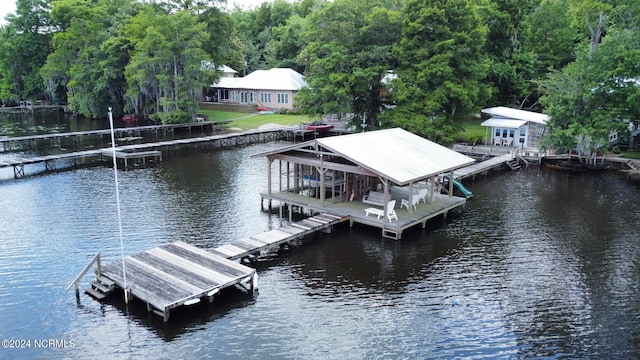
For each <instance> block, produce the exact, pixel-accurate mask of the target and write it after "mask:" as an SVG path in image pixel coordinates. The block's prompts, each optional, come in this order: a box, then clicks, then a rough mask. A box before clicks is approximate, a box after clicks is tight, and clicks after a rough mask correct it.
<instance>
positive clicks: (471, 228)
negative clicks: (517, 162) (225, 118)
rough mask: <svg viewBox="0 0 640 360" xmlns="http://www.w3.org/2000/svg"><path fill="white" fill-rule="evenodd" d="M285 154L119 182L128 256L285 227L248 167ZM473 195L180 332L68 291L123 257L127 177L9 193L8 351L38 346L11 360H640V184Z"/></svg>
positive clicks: (1, 332) (2, 335) (212, 160)
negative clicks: (394, 236) (458, 207)
mask: <svg viewBox="0 0 640 360" xmlns="http://www.w3.org/2000/svg"><path fill="white" fill-rule="evenodd" d="M282 145H283V144H282V143H274V144H264V145H257V146H251V147H244V148H240V149H235V150H225V151H218V152H211V153H195V152H194V153H183V154H180V155H179V156H176V155H174V156H165V157H164V162H163V164H162V166H160V167H158V168H150V169H140V170H134V171H128V172H119V179H120V182H119V184H120V192H121V194H120V196H121V206H122V215H123V223H122V226H123V234H124V241H125V253H126V254H133V253H137V252H140V251H144V250H147V249H150V248H153V247H156V246H159V245H162V244H165V243H169V242H173V241H177V240H181V241H185V242H188V243H191V244H194V245H197V246H200V247H203V248H212V247H215V246H219V245H222V244H225V243H228V242H233V241H234V240H237V239H240V238H242V237H246V236H251V235H254V234H257V233H260V232H263V231H266V230H269V229H272V228H274V227H278V226H280V225H281V221H280V220H279V219H278V216H277V215H270V214H267V213H264V212H262V211H261V210H260V196H259V192H260V191H263V190H264V189H265V188H266V185H267V182H266V166H267V165H266V160H265V159H261V158H258V159H254V158H250V157H249V156H250V155H251V154H255V153H259V152H261V151H265V150H268V149H272V148H276V147H279V146H282ZM465 183H466V185H467V187H468V188H469V189H470V190H472V191H473V192H474V197H473V199H471V200H470V201H469V202H468V203H467V206H466V209H465V210H464V211H461V212H458V213H455V214H450V216H449V217H448V219H447V220H446V221H444V220H443V219H437V220H434V221H431V222H430V223H428V226H427V229H426V230H422V229H420V228H419V227H418V228H417V229H415V230H411V231H409V232H405V233H404V234H403V238H402V240H401V241H397V242H396V241H393V240H388V239H385V240H383V239H382V238H381V237H380V233H379V231H378V230H377V229H370V228H367V227H364V226H357V225H356V226H355V227H354V228H351V229H350V228H349V227H348V224H344V225H345V226H340V227H338V228H336V230H335V231H334V232H333V233H332V234H321V235H318V236H316V237H313V238H311V239H309V240H308V241H306V242H305V243H304V244H303V245H302V246H299V247H296V248H293V249H291V250H289V251H287V252H283V253H281V254H279V255H278V256H273V257H270V258H266V259H263V260H262V261H260V262H259V263H258V265H257V267H258V272H259V275H260V278H259V288H260V290H259V294H258V295H257V296H255V297H252V296H250V295H247V294H244V293H241V292H231V291H230V292H227V293H224V294H221V296H220V297H219V298H217V300H216V301H215V302H214V303H213V305H209V304H204V305H197V306H195V307H194V308H189V309H185V310H181V311H176V312H173V313H172V317H171V322H170V323H169V324H163V323H162V321H161V320H160V319H159V318H156V317H155V316H150V315H149V314H148V313H147V312H146V310H145V308H144V306H142V305H141V304H139V303H133V304H130V305H129V306H128V307H125V306H124V305H123V304H122V301H121V299H120V296H116V297H115V298H114V299H112V300H111V301H109V302H108V303H105V304H101V303H99V302H97V301H94V300H92V299H91V298H89V297H88V296H86V295H84V294H82V295H81V301H80V304H78V303H76V299H75V296H74V293H73V290H71V291H70V292H68V293H67V292H65V291H64V288H65V286H66V285H67V284H68V283H69V282H70V281H72V280H73V278H74V277H75V276H76V274H77V273H78V272H79V271H80V270H81V269H82V268H83V267H84V265H85V264H86V263H87V262H88V261H89V260H90V259H91V257H92V256H93V255H95V254H96V253H97V252H98V251H100V252H101V254H102V259H103V261H106V262H108V261H119V259H120V247H119V244H120V243H119V236H118V227H117V217H116V203H115V193H114V183H113V171H112V169H110V168H104V167H94V168H88V169H78V170H73V171H67V172H60V173H55V174H48V175H42V176H34V177H29V178H26V179H21V180H3V181H1V182H0V339H12V340H22V341H31V348H26V349H0V358H2V359H26V358H40V359H52V358H53V359H56V358H60V359H62V358H77V357H82V358H110V359H134V358H157V359H182V358H187V359H190V358H193V359H201V358H211V359H221V358H256V359H265V358H289V359H320V358H322V359H363V358H366V359H369V358H380V359H389V358H416V359H425V358H430V359H433V358H442V359H451V358H492V359H494V358H519V357H524V358H545V357H548V358H559V357H568V358H638V357H640V241H639V239H640V227H639V226H638V224H640V186H638V185H637V184H634V183H631V182H629V181H627V180H626V179H625V178H624V177H622V176H619V175H618V174H616V173H591V172H584V173H566V172H561V171H552V170H548V169H538V168H535V167H534V168H530V169H528V170H523V171H520V172H506V171H505V172H503V173H498V174H493V175H490V176H489V177H484V178H479V179H477V180H475V181H467V182H465ZM90 280H91V279H90V277H87V278H85V280H84V282H83V285H84V286H83V288H84V287H86V286H87V285H88V283H89V281H90ZM42 340H54V341H58V343H57V344H58V345H65V347H64V348H52V346H50V347H49V348H36V347H35V345H36V341H38V343H39V345H42ZM4 344H5V343H3V345H4ZM47 344H48V343H47Z"/></svg>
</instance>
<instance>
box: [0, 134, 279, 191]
mask: <svg viewBox="0 0 640 360" xmlns="http://www.w3.org/2000/svg"><path fill="white" fill-rule="evenodd" d="M286 137H287V135H286V132H285V131H284V130H283V129H265V130H250V131H243V132H240V133H230V134H218V135H211V136H200V137H192V138H186V139H176V140H167V141H158V142H150V143H142V144H131V145H122V146H118V147H116V152H117V153H116V157H117V158H119V159H121V160H123V161H124V163H125V164H126V166H128V164H129V161H128V159H132V160H134V163H140V162H141V163H142V164H146V163H158V162H161V161H162V153H161V151H163V150H164V151H165V152H169V151H170V150H171V149H174V148H177V147H179V146H184V147H187V148H205V149H209V150H215V149H220V148H229V147H234V146H244V145H251V144H258V143H265V142H271V141H276V140H279V139H285V138H286ZM111 152H112V148H110V147H109V148H101V149H93V150H85V151H75V152H68V153H61V154H52V155H44V156H32V157H21V158H16V159H5V160H0V169H2V168H6V167H13V173H14V178H15V179H21V178H24V177H25V176H26V173H25V166H26V165H33V164H44V165H45V169H44V171H45V172H47V171H55V170H57V169H58V168H61V167H62V166H63V165H62V164H61V162H62V161H67V162H68V163H69V164H70V165H67V167H68V166H72V167H76V166H78V165H79V164H81V163H82V164H85V163H88V162H89V161H94V162H95V161H96V160H101V159H104V158H105V157H110V156H111Z"/></svg>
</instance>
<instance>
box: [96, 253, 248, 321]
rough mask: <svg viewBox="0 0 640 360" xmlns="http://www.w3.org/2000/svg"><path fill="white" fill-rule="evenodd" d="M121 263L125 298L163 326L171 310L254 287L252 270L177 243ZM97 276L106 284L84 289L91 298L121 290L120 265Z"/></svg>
mask: <svg viewBox="0 0 640 360" xmlns="http://www.w3.org/2000/svg"><path fill="white" fill-rule="evenodd" d="M124 262H125V269H126V278H127V283H126V289H127V290H128V292H129V294H130V295H131V296H133V297H135V298H137V299H139V300H140V301H143V302H145V303H146V304H147V310H149V311H153V312H154V313H156V314H157V315H159V316H161V317H162V318H163V319H164V321H165V322H166V321H168V320H169V315H170V311H171V309H174V308H176V307H179V306H184V305H194V304H197V303H198V302H200V301H201V299H203V298H205V299H208V300H209V301H213V297H214V295H215V294H217V293H218V292H219V291H221V290H223V289H225V288H228V287H230V286H233V285H236V284H240V285H243V286H246V287H248V289H250V290H254V289H255V288H256V287H257V274H256V270H255V269H252V268H250V267H247V266H244V265H242V264H239V263H237V262H235V261H231V260H228V259H226V258H224V257H221V256H218V255H215V254H213V253H211V252H208V251H206V250H203V249H200V248H198V247H195V246H192V245H189V244H186V243H184V242H180V241H178V242H174V243H171V244H167V245H163V246H160V247H157V248H154V249H151V250H147V251H145V252H142V253H139V254H136V255H132V256H127V257H126V258H125V260H124ZM101 276H102V277H103V278H106V280H102V279H100V277H99V278H98V279H97V280H96V281H95V282H94V284H93V285H92V288H90V289H87V292H88V293H91V294H92V296H94V297H97V298H99V297H101V296H102V295H100V292H98V291H99V290H100V288H108V287H109V285H111V284H113V285H115V286H117V287H119V288H120V289H124V288H125V282H124V275H123V271H122V262H120V261H114V262H111V263H108V264H106V265H104V266H103V267H102V269H101ZM109 280H110V281H111V282H110V281H109Z"/></svg>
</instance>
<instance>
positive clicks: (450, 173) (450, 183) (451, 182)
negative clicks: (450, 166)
mask: <svg viewBox="0 0 640 360" xmlns="http://www.w3.org/2000/svg"><path fill="white" fill-rule="evenodd" d="M454 180H455V179H454V178H453V170H451V172H449V197H452V196H453V181H454Z"/></svg>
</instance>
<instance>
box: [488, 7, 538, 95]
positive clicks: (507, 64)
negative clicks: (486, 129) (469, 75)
mask: <svg viewBox="0 0 640 360" xmlns="http://www.w3.org/2000/svg"><path fill="white" fill-rule="evenodd" d="M537 3H538V0H490V1H484V2H477V3H476V4H477V5H478V9H479V13H480V15H481V17H482V20H483V22H484V23H485V24H486V25H487V30H488V31H487V40H486V42H485V44H484V48H483V53H484V54H485V57H486V61H487V63H488V71H487V76H486V78H485V79H484V81H483V82H485V83H486V84H487V85H488V86H489V87H490V95H491V97H490V98H488V99H487V103H489V104H496V105H511V106H520V104H521V103H522V102H523V101H524V100H525V99H527V98H528V97H527V96H526V95H527V93H528V89H529V83H528V81H529V80H530V79H531V78H532V77H533V70H534V69H533V64H534V56H533V54H532V52H530V51H528V50H527V49H526V47H525V46H523V40H524V35H523V33H524V32H525V28H526V25H525V20H526V19H527V17H528V15H529V13H530V12H531V11H532V9H533V8H534V7H535V6H536V5H537ZM524 102H527V101H524Z"/></svg>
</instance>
